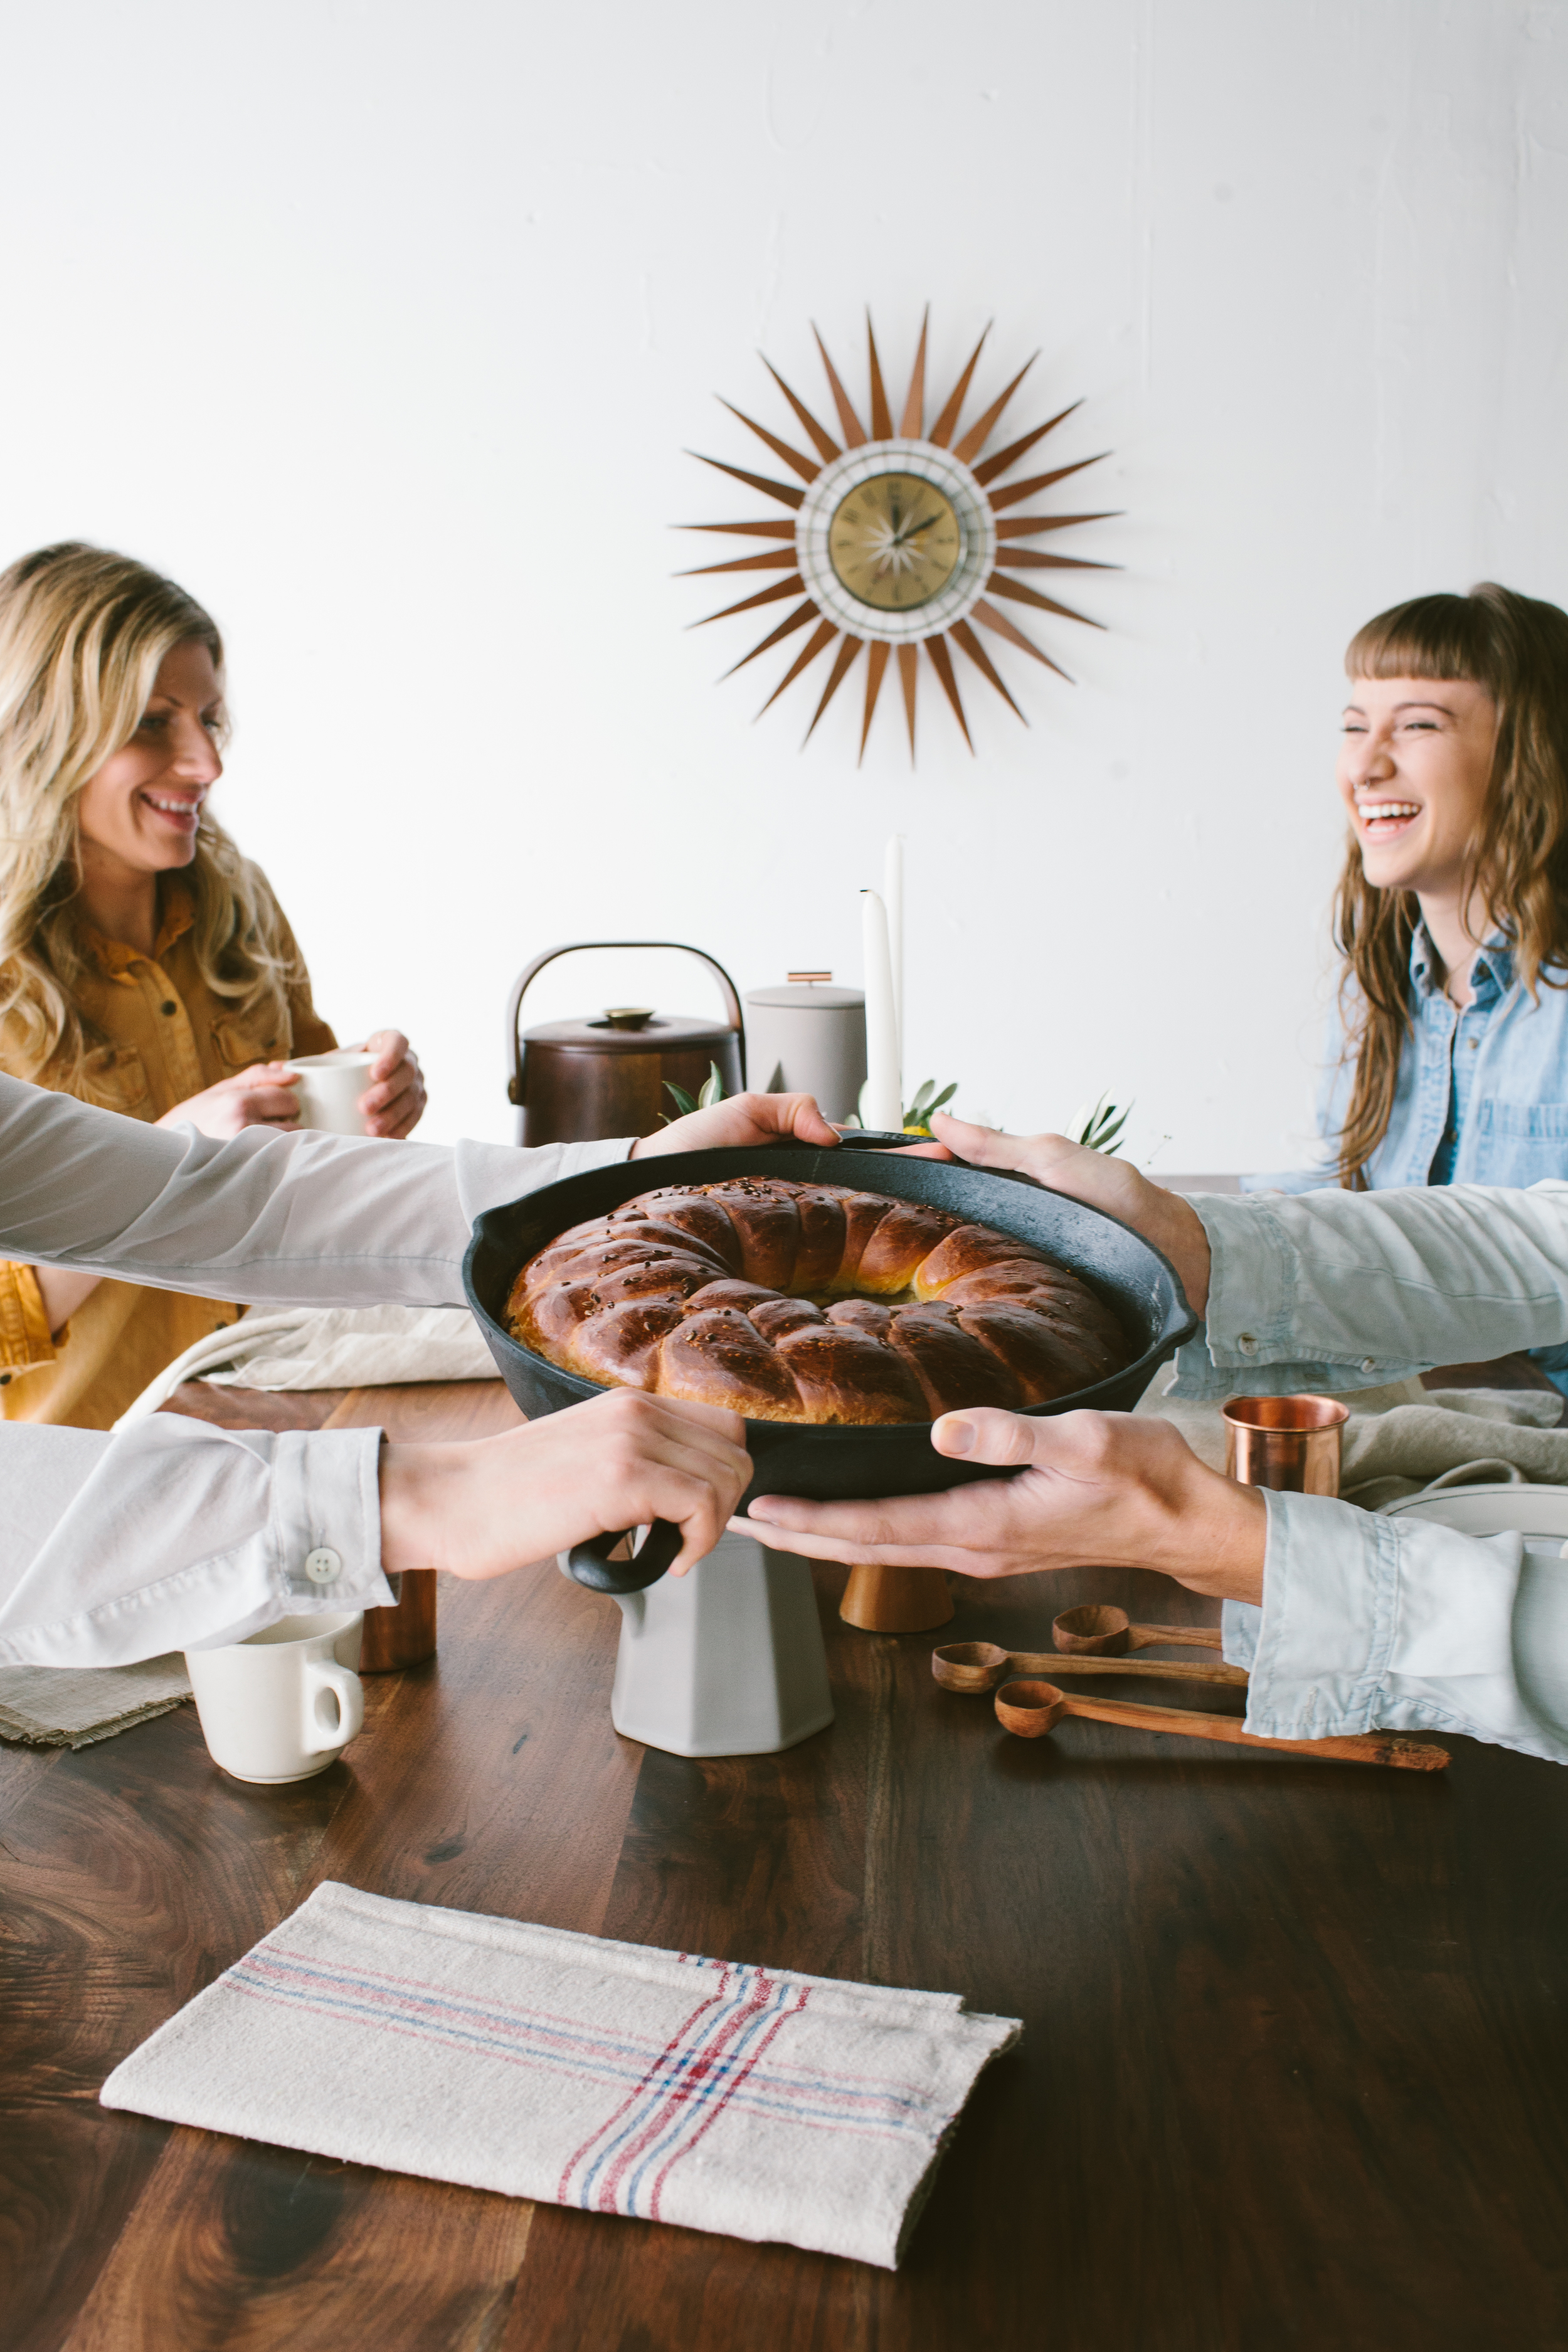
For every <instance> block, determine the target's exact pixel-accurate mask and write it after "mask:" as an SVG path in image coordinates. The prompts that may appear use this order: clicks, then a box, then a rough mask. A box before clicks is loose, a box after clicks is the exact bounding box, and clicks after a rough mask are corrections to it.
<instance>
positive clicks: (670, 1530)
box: [566, 1519, 683, 1592]
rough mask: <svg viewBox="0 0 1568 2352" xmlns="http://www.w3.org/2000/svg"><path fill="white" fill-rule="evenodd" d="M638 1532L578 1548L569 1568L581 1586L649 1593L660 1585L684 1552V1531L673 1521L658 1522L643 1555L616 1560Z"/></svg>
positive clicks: (603, 1538)
mask: <svg viewBox="0 0 1568 2352" xmlns="http://www.w3.org/2000/svg"><path fill="white" fill-rule="evenodd" d="M636 1532H637V1530H636V1529H635V1528H622V1529H621V1530H620V1532H619V1534H618V1535H603V1536H592V1537H590V1538H589V1539H588V1541H587V1542H586V1543H580V1544H574V1545H573V1547H572V1549H571V1550H570V1551H569V1552H568V1553H567V1555H566V1565H567V1567H568V1569H569V1570H571V1572H572V1574H573V1576H574V1577H575V1579H576V1580H577V1582H578V1583H579V1584H585V1585H586V1586H587V1588H588V1590H589V1591H590V1592H646V1591H647V1588H648V1586H649V1585H650V1584H657V1583H658V1580H659V1578H660V1577H661V1576H662V1575H663V1574H664V1572H665V1570H666V1569H667V1568H668V1566H669V1564H670V1562H671V1561H672V1560H673V1559H675V1557H676V1555H677V1553H678V1552H679V1549H680V1546H681V1542H682V1540H683V1538H682V1537H681V1532H680V1529H679V1528H678V1527H677V1526H676V1525H675V1523H674V1521H673V1520H670V1519H655V1521H654V1522H653V1525H652V1526H651V1527H650V1528H649V1529H648V1531H647V1535H646V1536H645V1537H644V1538H643V1541H642V1549H641V1550H640V1551H638V1552H637V1553H636V1554H635V1556H634V1557H633V1558H632V1559H611V1558H610V1554H611V1553H612V1552H613V1551H614V1550H615V1549H616V1545H617V1544H622V1543H625V1541H626V1538H627V1537H628V1536H629V1535H635V1533H636Z"/></svg>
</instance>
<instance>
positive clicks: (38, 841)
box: [0, 541, 301, 1092]
mask: <svg viewBox="0 0 1568 2352" xmlns="http://www.w3.org/2000/svg"><path fill="white" fill-rule="evenodd" d="M191 642H195V643H196V644H198V645H204V646H205V647H206V648H207V651H208V652H209V653H210V654H211V656H212V657H213V667H214V668H215V669H216V670H218V671H219V672H220V673H221V671H222V668H223V640H222V638H221V637H220V636H219V635H218V633H217V629H216V626H215V625H214V623H213V621H212V620H211V618H210V617H209V615H208V614H206V613H205V612H204V611H203V610H202V607H201V606H200V605H199V604H197V603H196V602H195V598H194V597H191V596H188V595H187V594H186V593H185V592H184V589H183V588H180V587H176V585H175V583H174V581H172V580H165V579H163V577H162V576H161V575H160V574H159V573H158V572H151V571H149V570H148V568H147V566H146V565H145V564H144V563H138V562H134V561H133V560H132V557H130V556H128V555H115V554H113V553H111V552H110V550H109V549H107V548H101V547H88V546H86V545H84V544H82V543H81V542H80V541H66V542H62V544H60V545H59V546H58V547H45V548H40V549H39V550H38V551H37V553H36V554H33V555H25V556H23V557H21V558H20V559H19V561H18V562H15V563H13V564H12V565H11V566H10V568H9V570H8V571H5V572H0V1025H3V1027H4V1029H5V1033H6V1038H7V1045H8V1049H9V1052H8V1058H14V1060H15V1062H16V1064H18V1065H20V1066H21V1068H22V1070H23V1072H24V1073H25V1075H26V1076H31V1077H34V1078H37V1079H42V1080H44V1082H45V1083H47V1084H49V1085H52V1086H55V1087H60V1088H63V1089H64V1090H66V1091H68V1092H70V1091H74V1090H77V1089H78V1088H79V1086H80V1083H81V1078H82V1073H83V1066H84V1064H85V1063H86V1060H87V1057H88V1055H89V1052H90V1051H91V1049H92V1047H93V1046H94V1045H96V1044H98V1043H100V1040H99V1039H98V1038H97V1036H96V1034H95V1033H94V1031H93V1030H92V1027H91V1025H90V1024H89V1022H88V1021H87V1019H86V1017H85V1015H84V1014H83V1012H82V1010H81V1003H80V990H81V984H82V982H83V979H84V978H85V976H86V972H87V964H86V959H85V952H84V947H83V942H82V940H81V936H80V927H79V913H78V894H79V888H80V881H81V875H80V861H79V850H78V829H77V820H78V808H79V801H80V797H81V792H82V788H83V786H84V785H85V784H86V783H87V782H89V779H90V778H91V777H92V776H94V775H96V773H97V772H98V771H99V769H100V768H101V767H102V765H103V763H104V761H106V760H107V759H109V758H110V756H111V754H112V753H114V752H115V751H119V750H120V749H121V745H123V744H125V743H128V742H129V741H130V740H131V738H132V735H133V734H134V733H135V731H136V728H137V726H138V724H139V723H140V720H141V718H142V712H143V711H144V710H145V709H146V708H147V702H148V698H149V697H150V695H151V694H152V692H153V684H154V681H155V680H156V678H157V675H158V670H159V667H160V665H161V663H162V662H163V657H164V656H165V655H166V654H168V653H170V652H172V651H173V649H174V646H177V645H184V644H188V643H191ZM181 879H182V881H183V882H184V886H185V887H186V888H187V889H188V890H189V892H190V894H191V898H192V902H193V905H194V908H195V921H194V923H193V926H192V934H191V936H192V944H193V946H194V947H195V955H196V961H197V964H198V966H199V967H200V970H201V973H202V977H203V979H204V980H205V982H206V983H207V985H208V987H209V988H211V989H212V990H213V991H214V992H215V993H216V994H217V995H219V996H223V997H226V998H228V999H229V1000H230V1001H231V1002H232V1003H233V1004H234V1006H235V1010H236V1011H237V1013H246V1012H248V1011H249V1010H250V1009H251V1008H252V1007H253V1006H256V1005H259V1004H262V1003H265V1004H266V1005H267V1006H268V1010H276V1012H277V1013H278V1014H279V1020H280V1021H281V1020H282V1018H283V1017H284V1015H285V1012H286V1005H287V992H288V989H289V986H290V984H291V983H294V982H297V981H298V980H299V979H300V977H301V971H300V962H299V956H298V952H297V951H294V950H291V949H290V947H289V944H288V942H287V938H286V934H285V933H284V932H283V930H282V929H281V924H280V918H279V913H278V908H277V904H276V901H275V900H274V898H273V897H272V894H271V891H270V890H269V889H268V886H267V883H266V881H265V879H264V878H263V877H262V875H261V873H260V870H259V868H258V867H257V866H252V865H251V863H250V862H249V860H248V859H247V858H245V857H242V856H240V854H239V851H238V850H237V848H236V847H235V845H234V843H233V842H232V841H231V840H230V839H229V837H228V835H227V834H226V833H225V832H224V830H223V828H222V826H221V825H219V824H216V823H215V822H214V821H213V819H212V818H211V817H210V816H208V815H207V814H206V812H205V810H204V811H203V814H202V818H201V823H200V825H199V827H198V830H197V834H196V854H195V858H194V859H193V860H192V862H191V864H190V865H189V866H186V867H184V868H183V869H182V870H181Z"/></svg>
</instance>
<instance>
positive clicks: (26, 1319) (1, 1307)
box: [0, 1258, 55, 1378]
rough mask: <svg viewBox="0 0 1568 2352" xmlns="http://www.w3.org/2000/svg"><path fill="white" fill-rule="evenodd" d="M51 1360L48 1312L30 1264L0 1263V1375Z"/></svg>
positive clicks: (51, 1346)
mask: <svg viewBox="0 0 1568 2352" xmlns="http://www.w3.org/2000/svg"><path fill="white" fill-rule="evenodd" d="M54 1360H55V1343H54V1340H53V1339H52V1337H51V1336H50V1332H49V1318H48V1310H47V1307H45V1305H44V1294H43V1292H42V1291H41V1290H40V1289H39V1287H38V1277H37V1274H36V1273H35V1272H34V1270H33V1268H32V1267H31V1266H30V1265H21V1264H20V1263H19V1262H18V1261H16V1259H13V1258H6V1259H5V1260H0V1373H4V1374H5V1376H6V1377H7V1378H9V1377H10V1376H11V1375H13V1374H14V1373H16V1372H31V1371H36V1370H37V1368H38V1366H39V1365H40V1364H52V1363H53V1362H54Z"/></svg>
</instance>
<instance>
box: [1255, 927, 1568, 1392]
mask: <svg viewBox="0 0 1568 2352" xmlns="http://www.w3.org/2000/svg"><path fill="white" fill-rule="evenodd" d="M1437 970H1438V964H1437V959H1436V951H1435V950H1434V949H1433V946H1432V942H1431V940H1430V938H1429V937H1428V935H1427V931H1426V925H1425V924H1424V923H1423V924H1419V925H1417V927H1416V931H1415V938H1414V940H1412V941H1411V944H1410V1022H1411V1034H1410V1036H1409V1037H1408V1038H1407V1040H1406V1042H1405V1051H1404V1054H1403V1055H1402V1056H1401V1058H1400V1064H1399V1080H1398V1085H1397V1087H1396V1089H1395V1093H1394V1111H1393V1116H1392V1117H1391V1118H1390V1119H1389V1123H1388V1133H1387V1134H1386V1135H1385V1136H1384V1139H1383V1141H1382V1143H1381V1144H1380V1145H1379V1147H1378V1149H1377V1150H1376V1151H1375V1152H1374V1153H1373V1157H1372V1160H1370V1161H1369V1163H1368V1166H1367V1171H1366V1172H1367V1177H1368V1181H1370V1183H1371V1185H1372V1188H1373V1191H1374V1192H1383V1191H1385V1190H1388V1189H1390V1188H1392V1187H1394V1186H1403V1185H1407V1184H1508V1185H1521V1186H1525V1185H1530V1184H1538V1183H1540V1182H1542V1181H1543V1180H1545V1179H1547V1178H1550V1177H1568V988H1564V987H1561V986H1559V987H1555V988H1553V987H1551V986H1549V985H1548V984H1547V981H1546V979H1545V978H1544V977H1543V978H1542V979H1541V980H1540V981H1538V982H1537V990H1536V996H1535V998H1534V999H1533V1000H1532V999H1531V995H1530V992H1529V991H1528V990H1527V989H1526V988H1525V987H1524V986H1523V985H1522V984H1521V982H1520V981H1519V980H1517V979H1516V977H1515V974H1514V963H1513V954H1512V950H1510V947H1509V945H1508V943H1507V941H1506V940H1490V941H1489V943H1488V945H1487V946H1486V947H1485V948H1483V949H1482V950H1481V952H1480V954H1479V956H1478V957H1477V958H1476V962H1475V967H1474V970H1473V972H1472V975H1471V985H1472V988H1473V990H1474V994H1473V997H1472V1000H1471V1002H1470V1003H1468V1005H1467V1006H1466V1007H1465V1009H1464V1011H1463V1012H1462V1013H1461V1012H1460V1011H1459V1010H1458V1007H1457V1006H1456V1005H1455V1004H1454V1003H1452V1001H1451V999H1450V998H1449V997H1447V995H1446V994H1445V993H1444V991H1443V988H1442V985H1441V983H1440V982H1439V981H1438V979H1437V977H1436V973H1437ZM1556 977H1557V978H1558V979H1561V978H1562V977H1563V975H1562V974H1561V973H1559V974H1557V975H1556ZM1351 1080H1352V1068H1351V1066H1350V1065H1349V1064H1348V1063H1347V1062H1346V1060H1345V1058H1344V1032H1343V1029H1342V1024H1341V1021H1340V1016H1339V1012H1338V1008H1337V1006H1336V1008H1335V1010H1334V1012H1333V1013H1332V1014H1331V1017H1330V1021H1329V1027H1328V1035H1327V1039H1326V1041H1325V1052H1324V1075H1323V1079H1322V1084H1321V1089H1320V1092H1319V1098H1318V1133H1319V1136H1320V1138H1321V1143H1322V1156H1321V1160H1319V1162H1318V1164H1317V1165H1316V1166H1315V1167H1312V1168H1307V1169H1292V1170H1287V1171H1283V1172H1280V1173H1276V1174H1272V1175H1263V1176H1244V1177H1243V1178H1242V1180H1241V1189H1242V1191H1243V1192H1313V1191H1315V1190H1317V1188H1318V1187H1320V1186H1321V1185H1325V1184H1337V1183H1338V1181H1339V1175H1338V1171H1337V1168H1336V1165H1335V1151H1336V1149H1337V1146H1338V1141H1339V1136H1340V1131H1341V1129H1342V1126H1343V1124H1344V1117H1345V1112H1346V1110H1347V1108H1348V1107H1349V1102H1350V1090H1351ZM1531 1352H1532V1353H1534V1354H1535V1355H1536V1358H1537V1360H1538V1361H1539V1362H1540V1363H1541V1364H1542V1369H1543V1370H1545V1371H1546V1372H1547V1374H1548V1375H1549V1377H1550V1378H1551V1379H1552V1381H1554V1382H1555V1383H1556V1385H1557V1386H1558V1387H1559V1388H1560V1389H1563V1391H1564V1392H1565V1393H1568V1349H1544V1350H1542V1349H1535V1350H1532V1351H1531Z"/></svg>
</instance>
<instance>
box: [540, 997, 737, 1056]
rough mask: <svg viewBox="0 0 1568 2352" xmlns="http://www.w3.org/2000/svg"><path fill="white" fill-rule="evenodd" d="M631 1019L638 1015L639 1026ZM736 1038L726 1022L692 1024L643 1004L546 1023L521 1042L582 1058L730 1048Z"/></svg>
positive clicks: (619, 1006) (690, 1021)
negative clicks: (700, 1048)
mask: <svg viewBox="0 0 1568 2352" xmlns="http://www.w3.org/2000/svg"><path fill="white" fill-rule="evenodd" d="M628 1015H635V1016H636V1023H635V1026H634V1025H633V1023H632V1021H631V1020H630V1019H628V1017H627V1016H628ZM734 1035H735V1032H734V1030H733V1029H731V1027H730V1025H729V1024H728V1022H724V1021H693V1020H691V1019H690V1018H689V1016H688V1015H686V1014H684V1013H650V1012H649V1011H648V1009H647V1006H646V1005H642V1004H635V1005H622V1004H617V1005H614V1006H612V1007H611V1008H610V1009H609V1010H607V1011H605V1012H604V1013H591V1014H589V1015H587V1016H586V1017H584V1018H580V1019H578V1020H576V1021H542V1022H541V1023H540V1024H539V1026H538V1027H537V1028H536V1029H525V1030H524V1031H523V1033H522V1042H523V1044H524V1045H529V1046H537V1045H543V1046H545V1047H546V1048H549V1047H551V1046H554V1047H555V1048H557V1049H558V1050H559V1049H565V1050H566V1051H568V1052H574V1053H579V1054H658V1053H669V1052H676V1053H685V1052H688V1051H689V1050H692V1049H694V1048H697V1047H700V1046H704V1045H706V1046H709V1047H717V1046H721V1045H728V1044H729V1043H730V1041H731V1039H732V1038H733V1037H734Z"/></svg>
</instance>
